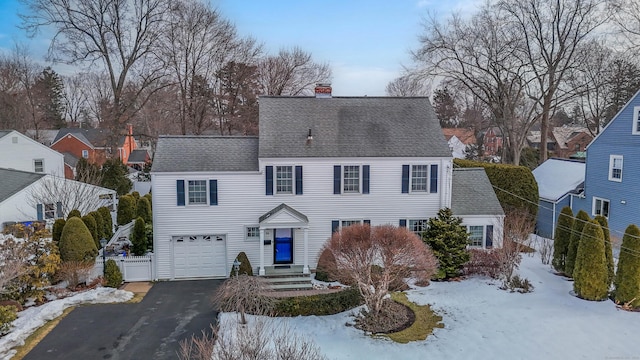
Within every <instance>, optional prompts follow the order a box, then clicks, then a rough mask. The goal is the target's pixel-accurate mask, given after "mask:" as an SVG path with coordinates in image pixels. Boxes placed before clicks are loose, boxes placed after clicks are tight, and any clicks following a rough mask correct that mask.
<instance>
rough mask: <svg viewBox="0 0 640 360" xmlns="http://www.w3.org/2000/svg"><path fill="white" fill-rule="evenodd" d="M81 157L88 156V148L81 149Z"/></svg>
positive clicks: (86, 157)
mask: <svg viewBox="0 0 640 360" xmlns="http://www.w3.org/2000/svg"><path fill="white" fill-rule="evenodd" d="M82 157H83V158H85V159H88V158H89V150H82Z"/></svg>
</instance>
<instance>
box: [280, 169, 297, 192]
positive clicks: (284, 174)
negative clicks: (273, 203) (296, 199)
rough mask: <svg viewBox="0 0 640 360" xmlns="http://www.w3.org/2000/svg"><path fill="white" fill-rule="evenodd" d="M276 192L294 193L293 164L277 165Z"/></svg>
mask: <svg viewBox="0 0 640 360" xmlns="http://www.w3.org/2000/svg"><path fill="white" fill-rule="evenodd" d="M276 193H277V194H292V193H293V168H292V167H291V166H276Z"/></svg>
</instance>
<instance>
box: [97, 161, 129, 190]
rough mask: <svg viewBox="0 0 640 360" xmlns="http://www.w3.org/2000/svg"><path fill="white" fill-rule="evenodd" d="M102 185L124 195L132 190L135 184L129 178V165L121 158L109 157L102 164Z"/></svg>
mask: <svg viewBox="0 0 640 360" xmlns="http://www.w3.org/2000/svg"><path fill="white" fill-rule="evenodd" d="M102 186H103V187H106V188H108V189H112V190H115V191H116V192H117V193H118V195H124V194H126V193H128V192H129V191H130V190H131V187H132V186H133V184H132V183H131V180H129V178H127V167H126V165H124V164H123V163H122V162H120V159H109V160H107V161H105V163H104V164H103V165H102Z"/></svg>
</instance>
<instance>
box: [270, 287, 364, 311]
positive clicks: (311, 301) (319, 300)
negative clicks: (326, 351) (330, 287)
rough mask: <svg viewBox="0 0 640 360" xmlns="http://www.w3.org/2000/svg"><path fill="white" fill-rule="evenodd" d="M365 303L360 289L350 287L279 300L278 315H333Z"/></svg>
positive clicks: (276, 306) (277, 304)
mask: <svg viewBox="0 0 640 360" xmlns="http://www.w3.org/2000/svg"><path fill="white" fill-rule="evenodd" d="M363 303H364V300H363V299H362V296H360V292H359V291H358V289H355V288H349V289H346V290H342V291H339V292H335V293H329V294H320V295H311V296H298V297H292V298H285V299H282V300H278V301H277V303H276V305H275V310H276V313H277V314H278V316H299V315H302V316H308V315H318V316H321V315H333V314H337V313H341V312H343V311H347V310H350V309H353V308H355V307H357V306H360V305H362V304H363Z"/></svg>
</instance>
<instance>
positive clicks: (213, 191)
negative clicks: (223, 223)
mask: <svg viewBox="0 0 640 360" xmlns="http://www.w3.org/2000/svg"><path fill="white" fill-rule="evenodd" d="M176 195H177V205H178V206H185V205H205V204H207V201H208V203H209V205H218V180H213V179H212V180H176Z"/></svg>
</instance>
